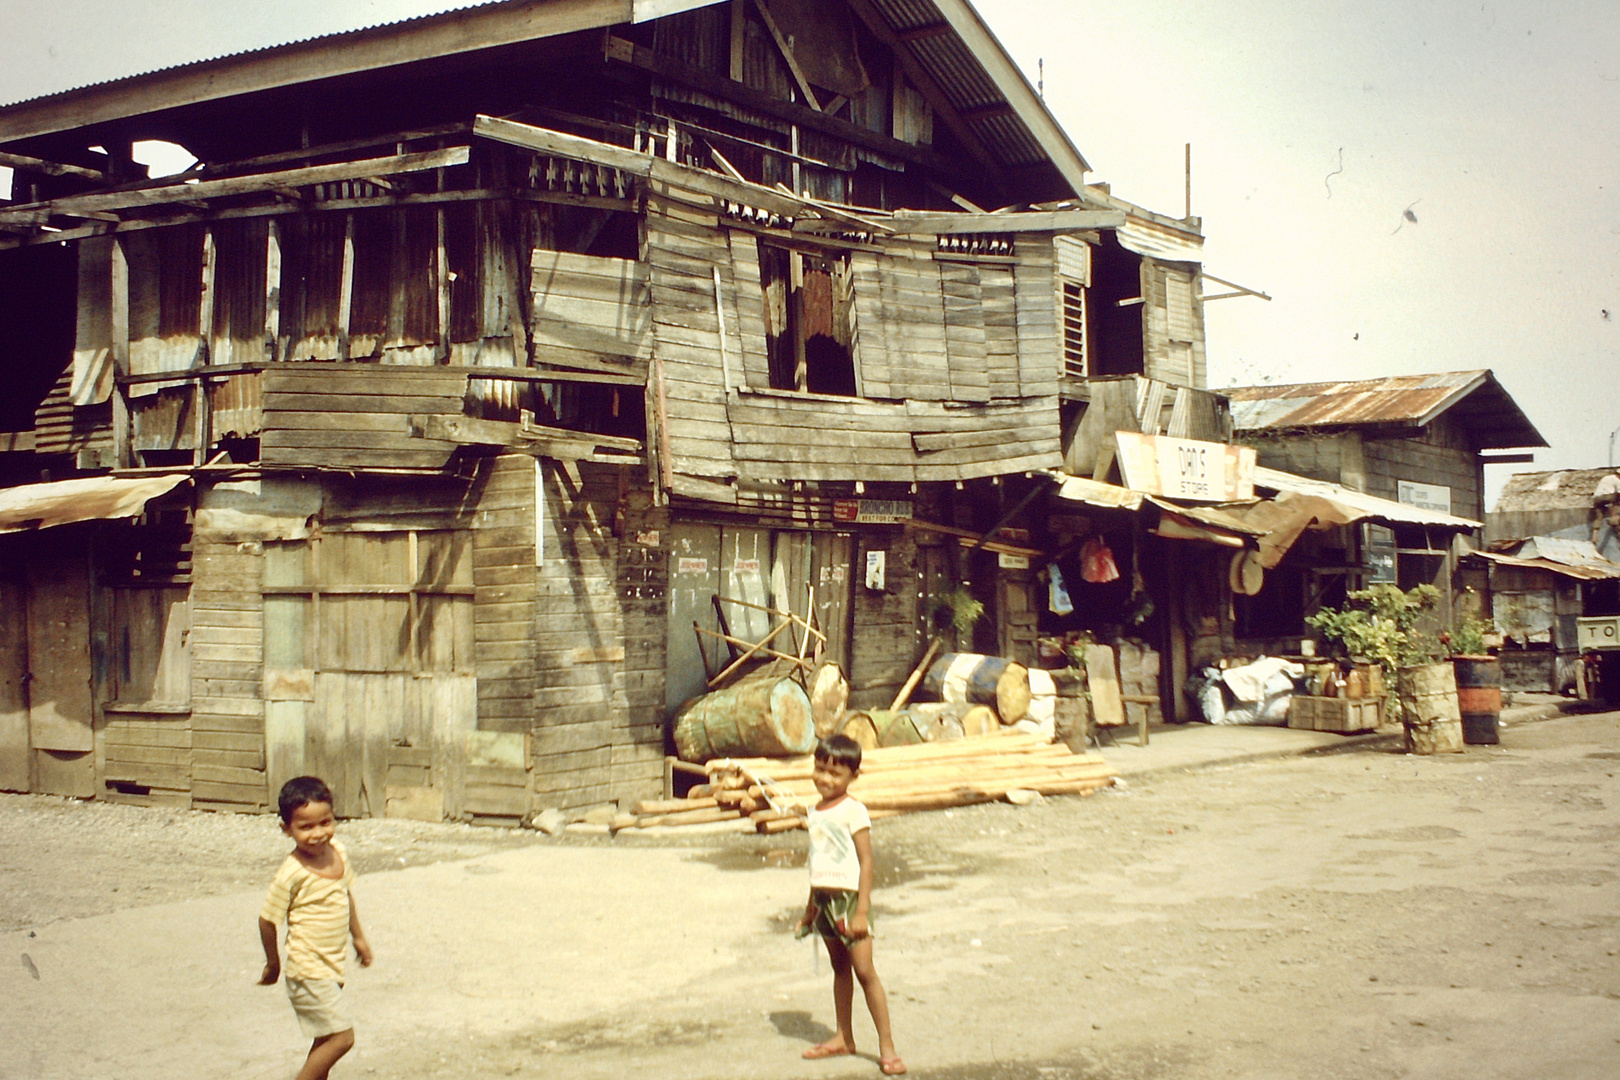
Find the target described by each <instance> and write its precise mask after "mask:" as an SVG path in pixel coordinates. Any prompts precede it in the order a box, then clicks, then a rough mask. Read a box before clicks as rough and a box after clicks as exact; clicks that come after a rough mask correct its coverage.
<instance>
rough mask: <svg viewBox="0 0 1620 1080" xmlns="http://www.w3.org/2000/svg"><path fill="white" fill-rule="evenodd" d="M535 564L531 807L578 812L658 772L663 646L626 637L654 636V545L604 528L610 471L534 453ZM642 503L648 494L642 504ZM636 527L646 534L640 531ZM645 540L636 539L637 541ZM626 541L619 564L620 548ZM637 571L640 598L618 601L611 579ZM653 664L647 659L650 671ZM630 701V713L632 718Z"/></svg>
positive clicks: (613, 498) (657, 567)
mask: <svg viewBox="0 0 1620 1080" xmlns="http://www.w3.org/2000/svg"><path fill="white" fill-rule="evenodd" d="M543 479H544V504H543V521H544V527H545V529H546V535H545V541H544V561H543V564H542V566H541V567H540V573H539V577H538V595H539V601H538V602H539V608H540V613H541V627H540V629H539V631H538V632H537V635H536V638H537V647H536V650H535V676H536V678H535V694H534V736H533V743H534V784H535V802H536V805H537V806H558V807H563V808H578V807H585V806H591V805H595V804H599V803H604V802H608V801H612V800H615V799H621V800H623V799H630V798H635V797H638V796H639V797H645V796H647V795H651V794H654V793H655V792H656V791H657V790H658V788H659V786H660V784H661V783H662V776H663V755H664V739H663V731H662V726H661V723H660V722H659V720H655V719H654V717H655V716H660V719H661V715H660V714H659V713H658V712H657V709H658V707H659V706H661V705H662V696H663V694H662V691H663V687H662V681H661V680H662V662H661V661H662V654H661V650H659V649H657V648H653V649H648V648H646V647H644V646H643V645H642V643H640V642H637V643H636V644H637V655H636V657H635V661H634V663H635V665H636V668H637V672H638V674H637V676H636V677H635V678H634V681H633V682H632V679H631V677H630V676H629V674H628V672H627V670H626V669H627V667H628V666H629V663H630V658H629V650H630V647H631V644H632V639H631V638H630V637H629V636H628V635H627V633H626V619H627V616H629V617H631V618H633V619H634V620H635V622H636V624H637V626H638V629H639V631H640V632H641V633H642V634H647V633H648V632H649V631H651V632H652V633H653V635H654V636H655V638H657V637H662V636H663V635H662V633H661V631H662V627H661V626H658V624H657V623H656V622H655V621H654V620H655V619H656V617H657V615H658V613H660V612H661V610H662V606H661V601H662V589H661V587H660V586H659V579H660V578H661V576H662V571H661V563H662V559H661V557H660V555H659V554H658V549H656V548H652V546H651V545H650V544H647V543H637V542H635V541H634V538H632V539H631V541H630V542H629V543H628V544H627V543H626V542H624V541H621V540H620V539H619V538H618V537H616V536H615V535H614V525H613V523H614V520H615V515H616V512H617V509H618V506H619V500H620V481H621V476H620V474H619V472H618V471H617V470H615V469H613V468H611V467H607V466H598V465H591V464H589V463H584V462H581V463H572V462H556V461H549V460H548V461H545V462H544V468H543ZM644 502H645V504H646V507H645V509H644V510H643V514H644V515H645V512H646V510H650V500H644ZM641 531H643V532H644V531H645V530H641ZM644 539H645V538H644ZM627 546H629V547H631V548H633V549H637V550H635V551H634V553H633V554H631V555H630V556H629V557H628V565H626V566H625V567H624V568H623V569H621V564H620V552H621V551H622V550H624V548H625V547H627ZM638 568H639V569H640V570H641V571H643V573H641V574H639V575H638V574H637V573H636V571H637V569H638ZM622 574H629V575H630V576H631V578H632V579H634V578H635V577H637V576H640V577H642V578H643V579H644V585H645V591H646V592H648V593H649V594H650V595H646V596H643V597H639V598H636V599H637V601H638V602H637V603H635V604H627V603H626V598H625V596H624V595H623V587H622V585H621V575H622ZM655 661H657V662H658V666H657V667H656V668H655V667H652V664H653V663H654V662H655ZM632 702H633V703H634V707H635V709H636V713H635V715H634V717H632V713H631V709H632Z"/></svg>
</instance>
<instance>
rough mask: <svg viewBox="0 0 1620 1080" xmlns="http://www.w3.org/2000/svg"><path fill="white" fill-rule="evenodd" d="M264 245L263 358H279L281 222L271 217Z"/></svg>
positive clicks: (272, 359)
mask: <svg viewBox="0 0 1620 1080" xmlns="http://www.w3.org/2000/svg"><path fill="white" fill-rule="evenodd" d="M266 224H267V225H268V226H269V232H268V234H267V237H266V240H265V246H264V358H265V359H266V360H271V361H275V360H279V359H281V222H279V221H277V220H276V219H275V218H271V219H270V220H269V221H268V222H267V223H266Z"/></svg>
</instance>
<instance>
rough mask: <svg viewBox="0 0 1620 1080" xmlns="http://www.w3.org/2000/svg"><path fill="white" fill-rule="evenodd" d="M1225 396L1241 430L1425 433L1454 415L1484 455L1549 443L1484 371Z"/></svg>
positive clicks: (1235, 390)
mask: <svg viewBox="0 0 1620 1080" xmlns="http://www.w3.org/2000/svg"><path fill="white" fill-rule="evenodd" d="M1222 392H1223V393H1224V394H1226V395H1227V396H1228V397H1230V398H1231V400H1232V423H1233V426H1234V427H1235V428H1236V429H1237V430H1238V431H1286V430H1295V429H1301V428H1305V429H1309V428H1340V427H1378V426H1393V427H1425V426H1427V425H1428V424H1430V423H1433V422H1434V421H1435V420H1436V419H1438V418H1439V417H1440V416H1441V415H1442V414H1444V413H1451V414H1452V415H1454V416H1455V417H1456V419H1458V420H1460V421H1461V422H1462V423H1463V424H1464V425H1465V426H1466V427H1467V428H1468V430H1469V431H1470V432H1471V433H1472V434H1473V436H1474V438H1475V440H1476V441H1477V442H1478V444H1479V446H1480V447H1481V448H1482V449H1502V448H1504V447H1520V446H1546V445H1548V444H1547V440H1546V439H1544V438H1542V436H1541V433H1540V432H1539V431H1537V430H1536V428H1535V425H1533V424H1531V423H1530V419H1529V418H1528V417H1527V416H1525V415H1524V412H1523V410H1521V409H1520V408H1519V405H1518V403H1517V402H1516V401H1514V400H1513V398H1512V396H1511V395H1509V394H1508V392H1507V391H1506V390H1504V389H1503V388H1502V385H1501V384H1500V383H1498V382H1497V381H1496V376H1495V375H1493V374H1492V373H1491V372H1490V371H1489V370H1486V369H1482V370H1477V371H1448V372H1441V373H1439V374H1434V375H1395V376H1391V377H1389V378H1384V379H1361V380H1356V381H1353V382H1318V383H1293V384H1289V385H1284V386H1236V387H1230V388H1228V389H1226V390H1224V391H1222Z"/></svg>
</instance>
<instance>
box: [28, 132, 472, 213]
mask: <svg viewBox="0 0 1620 1080" xmlns="http://www.w3.org/2000/svg"><path fill="white" fill-rule="evenodd" d="M470 154H471V150H470V148H469V147H466V146H453V147H449V148H447V149H444V150H434V151H430V152H427V153H421V154H396V155H394V156H392V157H385V158H368V159H366V160H364V161H342V162H337V163H335V164H332V165H311V166H307V167H305V168H301V169H288V170H285V171H282V172H273V173H254V174H251V175H248V176H233V177H227V178H225V179H221V180H201V181H198V182H197V183H195V184H185V183H181V184H172V183H171V184H164V185H161V186H156V187H144V188H133V189H130V190H128V191H106V192H98V193H94V194H89V195H69V196H65V197H63V198H60V199H51V200H49V201H47V202H40V203H26V204H23V205H21V206H8V207H5V208H3V209H0V224H10V223H22V224H26V223H29V222H31V221H33V220H34V218H35V217H37V215H38V214H39V213H40V212H43V213H45V214H46V215H47V216H49V215H54V214H62V215H67V216H75V217H86V216H90V215H92V214H95V213H98V212H108V213H112V212H117V211H128V210H139V209H142V208H145V207H150V206H172V205H174V204H176V203H181V204H184V203H202V202H204V201H205V200H207V199H214V198H220V197H223V196H227V195H245V194H251V193H256V192H264V191H270V190H273V189H275V188H281V187H294V188H296V187H302V186H306V185H310V184H328V183H334V182H336V181H339V180H363V179H366V178H367V177H372V176H393V175H398V174H401V173H410V172H420V171H422V170H424V169H438V168H444V167H446V166H450V165H464V164H466V163H467V160H468V158H469V156H470Z"/></svg>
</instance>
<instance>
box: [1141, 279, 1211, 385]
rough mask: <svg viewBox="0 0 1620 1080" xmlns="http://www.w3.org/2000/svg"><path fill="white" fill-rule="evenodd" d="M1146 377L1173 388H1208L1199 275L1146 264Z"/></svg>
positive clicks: (1144, 302) (1144, 370)
mask: <svg viewBox="0 0 1620 1080" xmlns="http://www.w3.org/2000/svg"><path fill="white" fill-rule="evenodd" d="M1141 275H1142V300H1143V308H1142V336H1143V341H1142V345H1143V357H1144V359H1143V374H1145V375H1146V376H1147V377H1148V378H1150V379H1158V380H1159V381H1161V382H1166V383H1169V384H1171V385H1173V386H1194V387H1203V386H1206V385H1208V382H1209V365H1208V360H1207V358H1206V356H1205V349H1204V304H1203V301H1202V300H1200V299H1198V281H1199V275H1198V274H1197V272H1195V271H1193V270H1190V269H1183V268H1182V267H1180V266H1177V265H1174V264H1166V263H1161V262H1156V261H1154V260H1153V259H1143V260H1142V268H1141Z"/></svg>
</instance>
